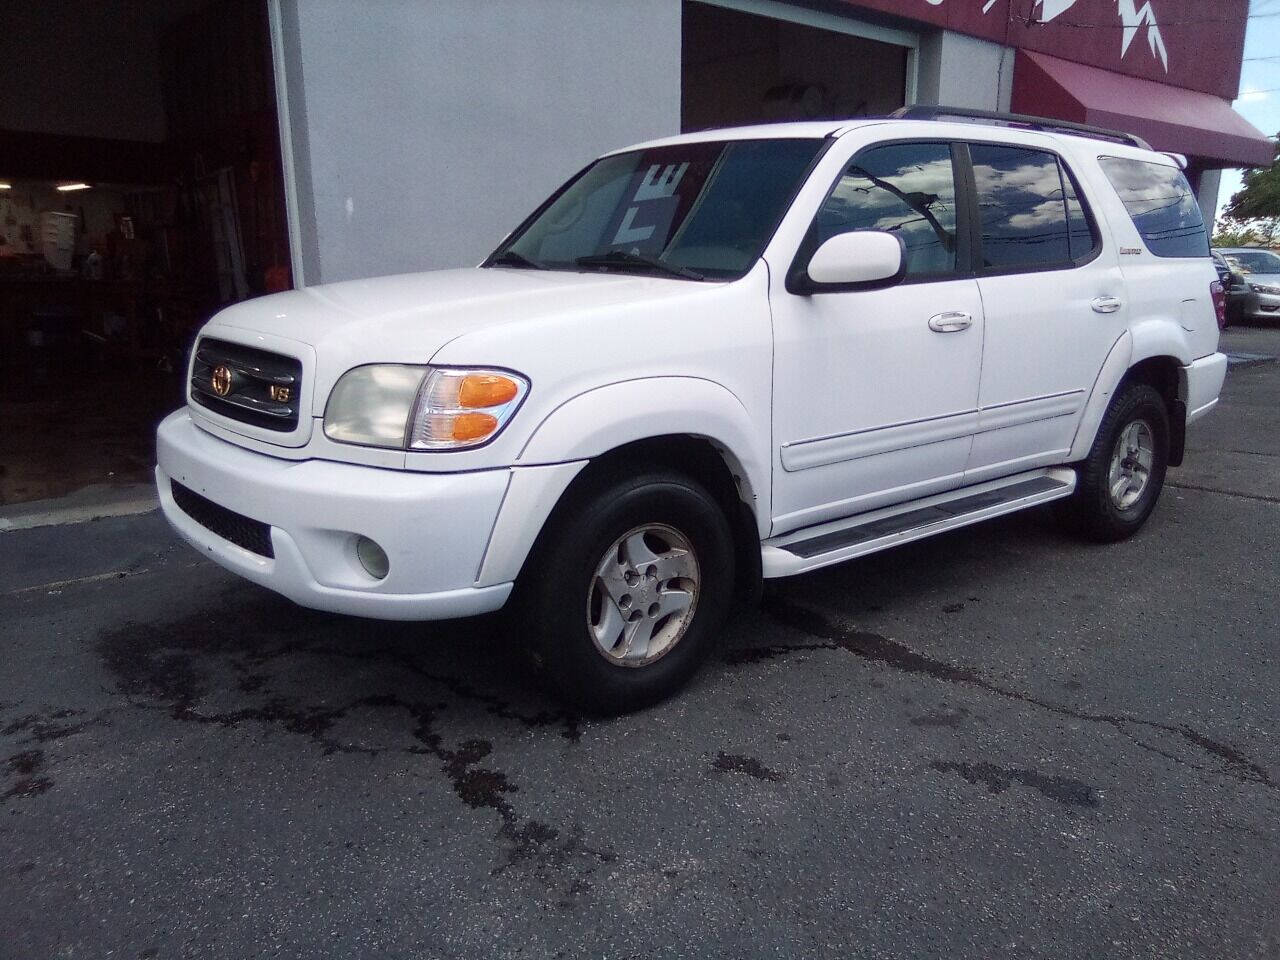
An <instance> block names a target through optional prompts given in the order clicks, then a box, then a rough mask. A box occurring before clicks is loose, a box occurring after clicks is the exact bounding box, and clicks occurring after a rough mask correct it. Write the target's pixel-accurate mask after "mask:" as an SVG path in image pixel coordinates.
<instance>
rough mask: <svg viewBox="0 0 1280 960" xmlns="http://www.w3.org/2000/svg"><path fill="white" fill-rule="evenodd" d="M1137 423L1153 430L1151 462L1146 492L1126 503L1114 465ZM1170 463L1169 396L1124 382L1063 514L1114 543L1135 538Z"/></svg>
mask: <svg viewBox="0 0 1280 960" xmlns="http://www.w3.org/2000/svg"><path fill="white" fill-rule="evenodd" d="M1135 424H1143V425H1145V426H1146V427H1147V429H1148V430H1149V433H1150V439H1151V441H1152V443H1151V446H1152V449H1151V464H1150V467H1149V469H1148V470H1147V474H1146V478H1145V483H1144V485H1143V486H1142V489H1141V493H1140V494H1139V495H1137V497H1136V499H1134V500H1133V502H1132V503H1125V504H1124V505H1123V506H1122V505H1121V502H1117V497H1116V496H1115V495H1113V492H1112V467H1113V464H1114V462H1115V458H1117V456H1118V452H1117V451H1118V447H1119V443H1120V438H1121V437H1122V436H1124V435H1125V434H1126V431H1127V430H1130V428H1131V427H1132V426H1133V425H1135ZM1139 432H1140V431H1139ZM1124 462H1127V463H1130V464H1131V465H1132V464H1133V463H1135V462H1136V460H1135V458H1131V457H1128V456H1126V457H1125V458H1124ZM1168 466H1169V410H1168V408H1167V407H1166V406H1165V402H1164V397H1162V396H1161V395H1160V391H1158V390H1156V389H1155V387H1152V386H1151V385H1150V384H1146V383H1139V382H1135V383H1129V384H1127V385H1124V386H1122V387H1121V388H1120V389H1119V390H1118V391H1117V393H1116V395H1115V396H1114V397H1113V398H1112V400H1111V405H1110V406H1109V407H1107V412H1106V413H1105V414H1104V415H1103V417H1102V423H1101V424H1100V425H1099V426H1098V434H1097V436H1096V437H1095V438H1094V441H1093V447H1092V448H1091V449H1090V451H1089V455H1088V457H1086V458H1085V459H1084V460H1083V461H1082V462H1080V463H1079V464H1077V465H1076V469H1077V482H1076V491H1075V493H1074V494H1073V495H1072V497H1071V498H1070V499H1069V500H1067V501H1066V502H1065V504H1064V506H1063V511H1062V513H1063V517H1064V519H1065V520H1066V521H1067V523H1068V525H1069V527H1071V529H1073V530H1074V531H1075V532H1076V533H1078V534H1080V535H1081V536H1084V537H1086V538H1088V539H1090V540H1095V541H1098V542H1101V543H1110V542H1114V541H1117V540H1124V539H1126V538H1128V537H1131V536H1133V535H1134V534H1135V533H1137V532H1138V531H1139V530H1140V529H1141V528H1142V525H1143V524H1144V523H1146V521H1147V517H1149V516H1150V515H1151V511H1152V510H1154V509H1155V506H1156V501H1157V500H1158V499H1159V497H1160V490H1161V488H1163V486H1164V478H1165V473H1166V471H1167V470H1168ZM1129 493H1130V494H1131V493H1132V488H1129Z"/></svg>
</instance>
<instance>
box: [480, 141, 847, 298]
mask: <svg viewBox="0 0 1280 960" xmlns="http://www.w3.org/2000/svg"><path fill="white" fill-rule="evenodd" d="M823 143H824V141H822V140H812V139H807V140H730V141H710V142H700V143H684V144H677V145H674V146H666V147H655V148H653V149H649V150H635V151H631V152H630V153H620V154H615V155H613V156H609V157H604V158H602V159H600V160H597V161H596V162H595V163H593V164H592V165H591V166H590V167H588V168H587V169H586V170H584V171H583V172H582V173H581V174H579V175H578V177H577V178H576V179H574V180H572V181H570V182H569V184H568V185H566V186H565V187H563V188H562V189H561V191H560V192H559V193H558V194H556V195H555V196H553V197H552V198H551V200H550V201H548V202H547V203H546V204H544V205H543V207H542V208H541V209H540V210H539V211H538V212H537V213H536V214H534V216H533V217H532V218H530V219H529V221H528V222H526V223H525V225H524V226H523V227H522V228H520V229H519V230H517V231H516V232H515V233H514V234H513V235H512V236H511V238H510V239H508V240H507V242H505V243H504V244H503V245H502V246H501V247H499V248H498V249H497V250H496V251H495V252H494V253H493V255H492V256H491V257H490V258H489V259H488V260H487V261H485V266H512V267H521V268H525V269H538V268H541V269H550V270H602V271H618V272H638V273H656V274H663V275H671V276H679V277H684V278H685V279H689V280H704V279H705V280H731V279H735V278H737V277H740V276H742V275H743V274H745V273H746V272H747V271H748V270H750V269H751V266H752V265H753V264H754V263H755V262H756V260H757V259H758V258H759V256H760V254H761V253H762V252H763V250H764V247H765V244H767V243H768V241H769V238H770V237H771V236H772V235H773V231H774V230H775V229H776V228H777V225H778V222H779V221H780V220H781V219H782V215H783V213H784V212H785V211H786V208H787V206H788V204H789V203H790V202H791V199H792V198H793V197H794V196H795V194H796V191H797V190H799V188H800V185H801V183H802V181H803V179H804V175H805V173H806V172H807V171H808V169H809V167H810V165H811V164H812V162H813V160H814V158H815V157H816V156H817V155H818V152H819V150H821V148H822V145H823Z"/></svg>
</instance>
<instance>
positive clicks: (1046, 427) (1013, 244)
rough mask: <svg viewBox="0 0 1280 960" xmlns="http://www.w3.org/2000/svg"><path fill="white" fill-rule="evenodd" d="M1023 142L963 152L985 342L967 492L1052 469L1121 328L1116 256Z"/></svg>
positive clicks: (1058, 165)
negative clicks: (974, 485)
mask: <svg viewBox="0 0 1280 960" xmlns="http://www.w3.org/2000/svg"><path fill="white" fill-rule="evenodd" d="M1025 138H1026V142H1021V143H1019V142H1015V143H1009V142H1003V143H983V142H970V143H969V144H968V145H967V149H968V154H969V158H970V161H971V170H972V176H973V185H974V196H975V198H976V203H977V211H976V217H975V218H974V219H975V225H976V233H977V236H976V237H975V246H976V249H977V251H978V257H977V283H978V290H979V293H980V294H981V297H982V305H983V311H984V314H985V316H986V339H985V343H984V345H983V359H982V384H981V389H980V391H979V399H978V407H979V415H978V430H977V434H976V436H975V437H974V442H973V447H972V450H971V452H970V455H969V464H968V470H967V471H966V475H965V480H966V482H976V481H980V480H986V479H991V478H993V477H998V476H1001V475H1005V474H1010V473H1016V472H1018V471H1020V470H1026V469H1031V468H1033V467H1037V466H1043V465H1047V464H1052V463H1057V462H1060V461H1061V460H1062V458H1063V457H1065V456H1066V455H1067V453H1068V452H1069V450H1070V448H1071V444H1072V440H1073V439H1074V437H1075V432H1076V427H1077V425H1078V424H1079V421H1080V417H1081V415H1082V413H1083V410H1084V405H1085V402H1086V401H1087V400H1088V397H1089V393H1090V391H1091V390H1092V388H1093V384H1094V381H1095V380H1096V379H1097V376H1098V372H1099V370H1101V369H1102V364H1103V362H1104V361H1105V359H1106V357H1107V354H1108V353H1109V352H1110V351H1111V348H1112V347H1113V346H1114V345H1115V343H1116V341H1117V340H1118V339H1119V338H1120V336H1121V335H1122V334H1123V332H1124V330H1125V329H1126V326H1127V323H1128V305H1127V302H1126V288H1125V282H1124V277H1123V276H1122V274H1121V272H1120V266H1119V254H1118V251H1117V250H1116V248H1115V246H1114V244H1112V243H1109V242H1107V241H1106V240H1105V239H1104V231H1102V230H1101V229H1099V227H1098V222H1097V220H1096V219H1095V213H1094V211H1092V210H1091V209H1090V206H1089V204H1088V203H1087V201H1086V200H1085V199H1084V194H1083V193H1082V191H1081V189H1080V187H1079V180H1078V179H1077V178H1076V176H1075V175H1074V173H1073V171H1072V170H1071V169H1070V167H1069V166H1068V164H1067V162H1066V161H1065V160H1064V159H1063V158H1062V157H1061V156H1059V154H1058V152H1057V151H1056V150H1055V149H1054V148H1053V146H1052V143H1053V142H1052V141H1050V140H1049V139H1048V138H1039V137H1035V136H1034V135H1031V134H1027V135H1025ZM1037 141H1040V142H1037Z"/></svg>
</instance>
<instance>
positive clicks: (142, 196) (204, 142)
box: [0, 0, 291, 505]
mask: <svg viewBox="0 0 1280 960" xmlns="http://www.w3.org/2000/svg"><path fill="white" fill-rule="evenodd" d="M0 56H3V57H4V59H5V64H6V67H7V73H6V76H7V77H8V78H10V80H9V83H8V86H7V87H6V90H5V96H4V98H3V102H2V103H0V437H3V442H0V505H3V504H11V503H16V502H21V501H30V500H42V499H46V498H50V497H57V496H62V495H63V494H66V493H69V492H71V491H74V490H78V489H80V488H82V487H87V486H93V485H99V484H107V485H118V484H122V483H146V482H149V481H150V478H151V476H152V469H153V466H154V463H155V454H154V430H155V425H156V423H157V422H158V420H159V419H160V418H161V417H162V416H163V415H164V414H165V413H167V412H168V411H169V410H172V409H174V408H175V407H177V406H179V405H181V403H182V399H183V381H184V372H185V371H184V364H185V357H186V353H187V349H188V347H189V345H190V343H191V340H192V338H193V337H194V334H195V331H196V330H197V329H198V328H199V326H200V325H201V324H202V323H203V322H204V321H205V320H207V319H208V318H209V316H210V315H212V314H213V313H214V312H216V311H217V310H218V309H219V308H221V307H222V306H224V305H226V304H228V303H232V302H235V301H238V300H243V299H245V298H246V297H250V296H254V295H257V294H260V293H265V292H270V291H272V290H278V289H285V288H288V287H289V286H290V285H291V276H290V274H291V270H290V262H289V243H288V229H287V225H286V221H285V210H284V190H283V181H282V178H281V173H280V159H279V158H280V148H279V133H278V128H277V120H276V107H275V93H274V84H273V80H272V77H273V73H272V63H271V56H270V44H269V41H268V31H267V10H266V4H263V3H260V2H258V0H134V2H131V3H128V4H103V3H100V2H97V0H59V2H57V3H53V4H26V5H21V4H20V5H17V6H16V7H14V9H13V10H12V11H11V14H10V16H9V19H8V21H7V22H6V24H5V29H4V30H3V31H0Z"/></svg>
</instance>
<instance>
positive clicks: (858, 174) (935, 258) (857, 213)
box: [808, 143, 956, 277]
mask: <svg viewBox="0 0 1280 960" xmlns="http://www.w3.org/2000/svg"><path fill="white" fill-rule="evenodd" d="M850 230H887V231H889V232H890V233H896V234H898V236H900V237H902V241H903V243H904V244H905V245H906V248H907V276H908V277H937V276H948V275H950V274H952V273H954V272H955V269H956V184H955V172H954V169H953V167H952V163H951V147H950V146H949V145H948V144H945V143H896V144H889V145H886V146H883V147H874V148H872V149H871V150H868V151H866V152H865V153H862V154H859V155H858V156H857V157H855V158H854V159H853V162H852V163H850V165H849V166H848V168H846V169H845V171H844V173H843V174H841V176H840V180H839V182H837V183H836V186H835V189H834V190H833V191H832V192H831V196H829V197H828V198H827V200H826V202H825V203H823V205H822V208H821V209H820V210H819V211H818V216H817V219H816V220H815V221H814V224H813V228H812V229H811V231H810V235H809V238H808V240H809V246H810V249H817V247H818V246H820V245H821V244H822V242H823V241H824V240H827V239H829V238H830V237H833V236H835V235H836V234H838V233H846V232H848V231H850Z"/></svg>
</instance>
